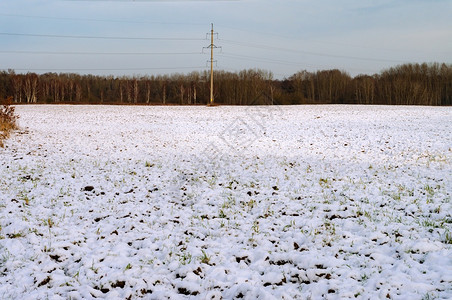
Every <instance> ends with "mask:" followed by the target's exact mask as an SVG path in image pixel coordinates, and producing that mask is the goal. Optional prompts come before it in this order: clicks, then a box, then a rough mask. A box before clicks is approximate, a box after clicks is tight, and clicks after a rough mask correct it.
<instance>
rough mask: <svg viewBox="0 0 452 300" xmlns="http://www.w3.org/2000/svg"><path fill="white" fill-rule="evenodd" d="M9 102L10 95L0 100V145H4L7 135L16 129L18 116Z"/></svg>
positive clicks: (10, 100) (10, 99)
mask: <svg viewBox="0 0 452 300" xmlns="http://www.w3.org/2000/svg"><path fill="white" fill-rule="evenodd" d="M11 102H12V98H11V97H9V98H7V99H5V100H3V101H1V100H0V105H1V106H0V147H4V144H3V141H4V140H5V139H7V138H8V137H9V135H10V133H11V131H13V130H15V129H17V124H16V121H17V118H18V116H17V115H16V114H15V111H14V107H13V106H11Z"/></svg>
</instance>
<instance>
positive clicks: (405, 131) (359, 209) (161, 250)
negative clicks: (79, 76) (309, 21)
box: [0, 105, 452, 299]
mask: <svg viewBox="0 0 452 300" xmlns="http://www.w3.org/2000/svg"><path fill="white" fill-rule="evenodd" d="M16 110H17V112H18V114H19V115H20V119H19V120H20V123H19V125H20V127H21V129H20V131H19V132H17V133H16V134H14V135H13V136H12V137H11V138H10V139H9V140H8V141H6V147H5V148H3V149H1V148H0V175H1V177H0V298H2V299H68V298H71V299H94V298H108V299H128V298H130V299H136V298H144V299H233V298H244V299H305V298H309V297H311V298H312V299H316V298H327V299H339V298H356V297H359V298H366V299H367V298H372V299H377V298H386V297H388V298H393V299H423V298H424V299H425V298H440V299H441V298H442V299H450V298H452V216H451V211H452V207H451V203H450V202H451V194H452V182H451V181H452V175H451V174H452V135H451V134H450V133H451V132H452V109H451V108H449V107H398V106H391V107H390V106H347V105H344V106H341V105H337V106H325V105H323V106H278V107H276V106H259V107H226V106H225V107H221V106H220V107H142V106H140V107H131V106H57V105H55V106H51V105H46V106H41V105H33V106H18V107H17V108H16Z"/></svg>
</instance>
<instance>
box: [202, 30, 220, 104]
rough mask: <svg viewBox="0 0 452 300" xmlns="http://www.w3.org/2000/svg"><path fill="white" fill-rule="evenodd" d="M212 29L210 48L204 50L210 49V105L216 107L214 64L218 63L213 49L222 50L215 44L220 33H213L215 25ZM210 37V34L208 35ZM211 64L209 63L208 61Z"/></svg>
mask: <svg viewBox="0 0 452 300" xmlns="http://www.w3.org/2000/svg"><path fill="white" fill-rule="evenodd" d="M211 25H212V28H211V29H210V46H208V47H204V48H210V101H209V104H208V105H214V99H213V63H214V62H216V61H214V60H213V49H214V48H221V47H217V46H215V45H214V43H213V36H214V35H215V34H216V35H217V36H218V33H214V31H213V23H211ZM207 35H209V33H208V34H207ZM208 62H209V61H208Z"/></svg>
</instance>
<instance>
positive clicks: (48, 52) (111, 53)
mask: <svg viewBox="0 0 452 300" xmlns="http://www.w3.org/2000/svg"><path fill="white" fill-rule="evenodd" d="M0 53H5V54H49V55H200V54H203V53H202V52H77V51H70V52H59V51H23V50H4V51H3V50H0Z"/></svg>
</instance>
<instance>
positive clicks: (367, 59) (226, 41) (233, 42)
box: [221, 39, 408, 63]
mask: <svg viewBox="0 0 452 300" xmlns="http://www.w3.org/2000/svg"><path fill="white" fill-rule="evenodd" d="M221 41H222V42H224V43H227V44H231V45H236V46H244V47H250V48H257V49H266V50H275V51H284V52H292V53H299V54H307V55H315V56H324V57H334V58H345V59H353V60H364V61H377V62H393V63H408V61H403V60H391V59H379V58H369V57H357V56H348V55H336V54H328V53H320V52H311V51H303V50H294V49H288V48H281V47H275V46H268V45H261V44H252V43H246V42H238V41H232V40H224V39H221Z"/></svg>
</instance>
